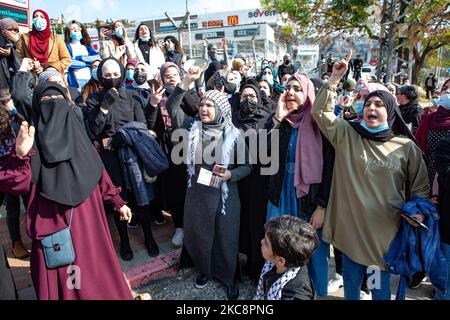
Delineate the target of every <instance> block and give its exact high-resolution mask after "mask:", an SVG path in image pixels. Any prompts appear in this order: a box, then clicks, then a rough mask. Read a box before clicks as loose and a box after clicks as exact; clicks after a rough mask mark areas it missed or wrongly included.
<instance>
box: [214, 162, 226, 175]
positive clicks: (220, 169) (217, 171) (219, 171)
mask: <svg viewBox="0 0 450 320" xmlns="http://www.w3.org/2000/svg"><path fill="white" fill-rule="evenodd" d="M213 172H214V173H215V174H218V175H220V174H224V173H225V172H227V168H225V167H224V166H221V165H218V164H216V165H215V166H214V169H213Z"/></svg>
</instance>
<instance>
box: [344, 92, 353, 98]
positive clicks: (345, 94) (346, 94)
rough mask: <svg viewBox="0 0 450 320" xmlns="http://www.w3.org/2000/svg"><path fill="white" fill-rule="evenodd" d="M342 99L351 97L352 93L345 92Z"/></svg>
mask: <svg viewBox="0 0 450 320" xmlns="http://www.w3.org/2000/svg"><path fill="white" fill-rule="evenodd" d="M344 97H353V92H348V91H345V92H344Z"/></svg>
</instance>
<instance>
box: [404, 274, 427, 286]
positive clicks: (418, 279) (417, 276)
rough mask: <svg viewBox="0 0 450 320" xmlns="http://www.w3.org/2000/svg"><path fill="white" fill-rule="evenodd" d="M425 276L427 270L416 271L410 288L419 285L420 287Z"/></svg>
mask: <svg viewBox="0 0 450 320" xmlns="http://www.w3.org/2000/svg"><path fill="white" fill-rule="evenodd" d="M425 276H426V273H425V272H417V273H414V274H413V276H412V279H411V281H410V282H409V284H408V288H410V289H417V288H418V287H420V285H421V283H422V281H423V280H424V279H425Z"/></svg>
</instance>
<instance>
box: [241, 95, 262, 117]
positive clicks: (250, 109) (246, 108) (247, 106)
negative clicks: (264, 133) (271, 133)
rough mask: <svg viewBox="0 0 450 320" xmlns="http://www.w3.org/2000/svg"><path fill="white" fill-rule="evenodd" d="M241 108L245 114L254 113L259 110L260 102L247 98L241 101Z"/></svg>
mask: <svg viewBox="0 0 450 320" xmlns="http://www.w3.org/2000/svg"><path fill="white" fill-rule="evenodd" d="M240 109H241V111H242V112H243V113H244V114H252V113H255V112H256V110H258V104H257V103H256V101H254V100H251V99H248V98H247V99H245V100H244V101H241V106H240Z"/></svg>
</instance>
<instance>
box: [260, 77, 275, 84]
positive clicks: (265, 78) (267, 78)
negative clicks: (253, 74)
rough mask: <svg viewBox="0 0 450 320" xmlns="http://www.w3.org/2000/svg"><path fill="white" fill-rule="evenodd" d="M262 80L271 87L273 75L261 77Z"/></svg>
mask: <svg viewBox="0 0 450 320" xmlns="http://www.w3.org/2000/svg"><path fill="white" fill-rule="evenodd" d="M262 79H263V80H266V81H267V82H268V83H269V84H270V85H271V86H273V83H274V81H273V75H267V76H263V77H262Z"/></svg>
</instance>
